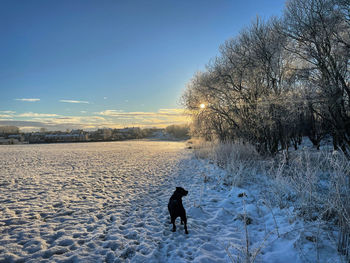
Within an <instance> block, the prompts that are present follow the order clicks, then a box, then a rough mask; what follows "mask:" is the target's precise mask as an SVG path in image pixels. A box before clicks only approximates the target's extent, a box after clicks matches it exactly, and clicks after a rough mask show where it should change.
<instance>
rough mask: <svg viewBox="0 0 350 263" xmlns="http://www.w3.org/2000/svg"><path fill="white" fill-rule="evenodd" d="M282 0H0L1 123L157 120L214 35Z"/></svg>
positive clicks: (212, 49)
mask: <svg viewBox="0 0 350 263" xmlns="http://www.w3.org/2000/svg"><path fill="white" fill-rule="evenodd" d="M284 2H285V1H284V0H255V1H254V0H211V1H207V0H201V1H199V0H198V1H197V0H176V1H175V0H138V1H136V0H130V1H126V0H123V1H117V0H114V1H106V0H101V1H97V0H96V1H89V0H74V1H71V0H69V1H65V0H59V1H58V0H55V1H54V0H21V1H18V0H0V34H1V41H0V92H1V96H0V125H10V124H14V125H17V126H19V127H21V129H22V130H35V129H38V128H39V127H47V128H49V129H65V128H85V129H94V128H98V127H123V126H142V127H145V126H164V125H168V124H171V123H180V122H183V120H184V119H183V117H182V116H181V110H179V109H180V108H181V105H180V104H179V99H180V96H181V94H182V92H183V91H184V89H185V87H186V84H187V83H188V82H189V80H190V79H191V77H192V76H193V75H194V74H195V73H196V72H197V71H200V70H203V69H204V68H205V64H207V63H208V62H209V60H210V59H211V58H213V57H215V56H216V55H217V54H218V48H219V45H220V44H222V43H224V41H225V40H227V39H229V38H231V37H234V36H235V35H237V34H238V32H239V31H240V30H242V29H243V28H244V27H246V26H248V25H249V24H250V22H251V21H252V20H254V19H255V18H256V16H257V15H259V16H261V17H263V18H269V17H270V16H272V15H276V16H279V15H281V13H282V10H283V8H284Z"/></svg>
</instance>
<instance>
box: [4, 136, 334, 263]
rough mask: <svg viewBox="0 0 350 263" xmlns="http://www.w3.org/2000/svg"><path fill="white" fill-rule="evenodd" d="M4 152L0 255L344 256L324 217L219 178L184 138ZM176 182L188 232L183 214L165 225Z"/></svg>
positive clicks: (7, 258)
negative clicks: (311, 217)
mask: <svg viewBox="0 0 350 263" xmlns="http://www.w3.org/2000/svg"><path fill="white" fill-rule="evenodd" d="M0 155H1V158H0V204H1V206H0V262H203V263H204V262H240V261H239V259H241V260H242V261H243V259H244V257H245V255H246V254H247V244H248V251H249V252H248V254H249V257H250V259H251V262H254V261H253V259H254V257H255V256H256V258H255V262H281V263H282V262H283V263H288V262H317V260H318V261H319V262H338V261H339V260H340V258H339V257H338V256H337V254H336V250H335V243H334V242H335V241H334V238H333V237H332V235H330V233H329V232H323V230H322V229H323V228H322V226H320V225H316V224H315V223H313V224H312V223H310V224H306V223H304V222H303V221H302V220H301V219H300V218H298V217H296V216H295V215H294V213H293V208H285V209H278V208H274V207H270V206H269V205H267V204H266V202H265V201H264V200H263V199H261V193H262V192H263V191H266V189H259V187H257V186H256V185H255V184H252V185H250V186H247V187H246V189H241V188H235V187H234V188H231V187H225V186H223V185H222V180H221V179H222V178H223V176H225V171H223V170H220V169H219V168H217V167H216V166H214V165H212V164H208V163H207V162H206V161H204V160H197V159H195V158H194V156H193V153H192V152H191V150H189V149H186V147H185V144H184V143H181V142H164V141H163V142H157V141H129V142H110V143H80V144H46V145H16V146H0ZM176 186H182V187H184V188H185V189H186V190H188V191H189V195H188V196H187V197H184V198H183V203H184V206H185V208H186V210H187V213H188V230H189V235H185V233H184V229H183V227H182V226H181V225H180V222H179V219H178V221H177V232H175V233H173V232H171V224H170V220H169V216H168V211H167V203H168V200H169V197H170V196H171V194H172V192H173V191H174V190H175V187H176ZM244 221H245V222H247V227H246V228H245V225H246V224H244ZM247 236H248V240H249V241H248V243H247V242H246V237H247ZM320 240H321V241H320Z"/></svg>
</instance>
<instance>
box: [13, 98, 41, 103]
mask: <svg viewBox="0 0 350 263" xmlns="http://www.w3.org/2000/svg"><path fill="white" fill-rule="evenodd" d="M15 100H19V101H28V102H36V101H40V99H26V98H22V99H15Z"/></svg>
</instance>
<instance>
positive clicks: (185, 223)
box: [181, 216, 188, 234]
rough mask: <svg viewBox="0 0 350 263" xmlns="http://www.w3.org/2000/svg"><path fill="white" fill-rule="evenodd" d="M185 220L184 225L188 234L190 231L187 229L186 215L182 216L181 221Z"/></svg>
mask: <svg viewBox="0 0 350 263" xmlns="http://www.w3.org/2000/svg"><path fill="white" fill-rule="evenodd" d="M182 220H183V222H184V225H185V226H184V227H185V233H186V234H188V231H187V218H186V216H185V217H184V218H181V221H182Z"/></svg>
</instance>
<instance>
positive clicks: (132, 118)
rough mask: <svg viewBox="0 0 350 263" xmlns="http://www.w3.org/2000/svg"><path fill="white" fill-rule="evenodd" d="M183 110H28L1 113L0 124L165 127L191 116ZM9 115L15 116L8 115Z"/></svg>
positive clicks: (75, 127) (63, 128)
mask: <svg viewBox="0 0 350 263" xmlns="http://www.w3.org/2000/svg"><path fill="white" fill-rule="evenodd" d="M81 112H84V111H81ZM0 113H1V112H0ZM86 113H87V112H86ZM183 113H184V111H183V110H182V109H160V110H158V111H156V112H124V111H120V110H105V111H101V112H96V113H94V114H93V115H90V114H84V116H69V115H58V114H52V113H33V112H26V113H21V114H2V115H8V116H6V117H2V116H0V120H1V121H0V125H15V126H18V127H19V128H21V129H22V128H23V129H26V130H30V129H32V127H45V128H48V129H49V130H65V129H98V128H103V127H109V128H123V127H128V126H129V127H130V126H137V127H141V128H142V127H159V128H162V127H166V126H168V125H171V124H183V123H187V122H188V121H189V119H188V116H186V115H185V114H183ZM10 116H11V117H12V118H13V119H14V120H13V119H7V117H10ZM1 117H2V118H1Z"/></svg>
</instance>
